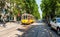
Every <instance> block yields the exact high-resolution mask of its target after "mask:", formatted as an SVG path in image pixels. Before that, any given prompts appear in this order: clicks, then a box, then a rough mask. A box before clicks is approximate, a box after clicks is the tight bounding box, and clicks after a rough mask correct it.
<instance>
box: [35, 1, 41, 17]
mask: <svg viewBox="0 0 60 37" xmlns="http://www.w3.org/2000/svg"><path fill="white" fill-rule="evenodd" d="M36 3H37V4H38V11H39V13H40V17H41V18H42V11H41V8H40V4H41V0H36Z"/></svg>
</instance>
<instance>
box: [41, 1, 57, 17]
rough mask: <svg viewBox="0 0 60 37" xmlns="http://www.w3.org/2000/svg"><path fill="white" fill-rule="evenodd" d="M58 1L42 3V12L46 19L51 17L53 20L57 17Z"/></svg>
mask: <svg viewBox="0 0 60 37" xmlns="http://www.w3.org/2000/svg"><path fill="white" fill-rule="evenodd" d="M56 2H57V0H42V3H41V5H40V6H41V10H42V12H43V13H44V15H43V16H44V17H46V16H47V17H51V18H53V17H54V16H55V11H56V8H57V6H56V4H57V3H56Z"/></svg>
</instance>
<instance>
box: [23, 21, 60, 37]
mask: <svg viewBox="0 0 60 37" xmlns="http://www.w3.org/2000/svg"><path fill="white" fill-rule="evenodd" d="M37 23H38V24H36V25H32V28H30V29H29V30H28V31H26V32H25V33H24V34H23V36H22V37H60V36H59V35H58V34H57V33H56V31H54V30H52V29H51V28H50V27H49V26H47V24H45V25H42V24H40V23H42V22H37Z"/></svg>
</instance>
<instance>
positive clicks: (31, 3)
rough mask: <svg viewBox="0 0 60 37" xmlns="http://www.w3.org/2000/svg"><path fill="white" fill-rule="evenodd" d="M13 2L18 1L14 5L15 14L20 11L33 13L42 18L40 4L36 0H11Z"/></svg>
mask: <svg viewBox="0 0 60 37" xmlns="http://www.w3.org/2000/svg"><path fill="white" fill-rule="evenodd" d="M10 2H11V3H12V4H14V3H16V6H15V7H14V5H13V13H14V14H15V15H17V14H18V12H20V13H21V14H23V13H24V12H26V13H29V14H32V15H34V16H35V18H37V19H40V14H39V12H38V6H37V4H36V1H35V0H11V1H10Z"/></svg>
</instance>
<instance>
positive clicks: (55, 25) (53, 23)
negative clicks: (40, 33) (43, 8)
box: [50, 18, 60, 34]
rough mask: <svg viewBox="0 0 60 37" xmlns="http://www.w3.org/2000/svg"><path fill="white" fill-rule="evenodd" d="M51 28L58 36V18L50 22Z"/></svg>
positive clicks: (59, 25) (59, 24)
mask: <svg viewBox="0 0 60 37" xmlns="http://www.w3.org/2000/svg"><path fill="white" fill-rule="evenodd" d="M50 24H51V28H53V29H55V30H56V31H57V33H58V34H60V18H55V19H53V20H52V21H51V22H50Z"/></svg>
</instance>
